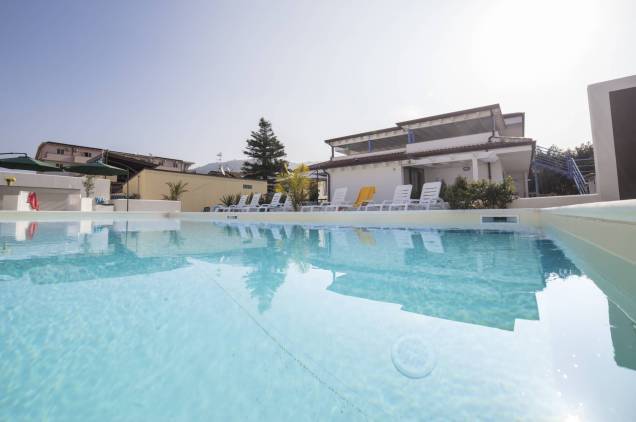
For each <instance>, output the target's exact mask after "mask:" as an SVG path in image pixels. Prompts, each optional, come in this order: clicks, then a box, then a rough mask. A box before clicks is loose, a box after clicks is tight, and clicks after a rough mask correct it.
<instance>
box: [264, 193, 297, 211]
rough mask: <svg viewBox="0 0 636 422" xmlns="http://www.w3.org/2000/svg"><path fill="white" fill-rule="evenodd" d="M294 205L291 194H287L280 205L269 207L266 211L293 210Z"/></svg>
mask: <svg viewBox="0 0 636 422" xmlns="http://www.w3.org/2000/svg"><path fill="white" fill-rule="evenodd" d="M293 210H294V206H293V204H292V200H291V195H289V194H288V195H287V197H286V198H285V202H284V203H283V205H282V206H280V207H275V208H269V209H268V210H267V211H293Z"/></svg>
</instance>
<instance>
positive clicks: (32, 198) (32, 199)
mask: <svg viewBox="0 0 636 422" xmlns="http://www.w3.org/2000/svg"><path fill="white" fill-rule="evenodd" d="M27 203H28V204H29V205H31V209H32V210H36V211H39V209H40V201H38V196H37V195H36V194H35V192H29V196H28V197H27Z"/></svg>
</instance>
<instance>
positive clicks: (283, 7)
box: [0, 0, 636, 164]
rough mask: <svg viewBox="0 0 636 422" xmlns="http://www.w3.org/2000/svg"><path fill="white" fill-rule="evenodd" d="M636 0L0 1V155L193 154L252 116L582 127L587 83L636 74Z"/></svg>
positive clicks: (319, 149)
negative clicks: (491, 111) (59, 149)
mask: <svg viewBox="0 0 636 422" xmlns="http://www.w3.org/2000/svg"><path fill="white" fill-rule="evenodd" d="M635 21H636V2H635V1H633V0H615V1H607V0H606V1H587V0H579V1H558V0H551V1H543V0H533V1H513V0H507V1H505V0H502V1H496V0H489V1H479V0H470V1H468V0H467V1H441V0H439V1H424V0H420V1H388V0H387V1H302V0H297V1H289V2H287V1H275V0H272V1H249V2H242V1H229V2H215V1H212V0H206V1H193V0H187V1H161V0H154V1H142V0H135V1H116V0H103V1H102V0H94V1H81V0H78V1H64V0H56V1H48V0H47V1H35V0H33V1H22V0H3V1H2V2H0V152H9V151H17V152H27V153H29V154H35V150H36V148H37V146H38V145H39V143H40V142H42V141H45V140H49V141H61V142H66V143H72V144H79V145H87V146H95V147H100V148H106V149H112V150H118V151H126V152H133V153H141V154H148V153H151V154H154V155H160V156H168V157H175V158H181V159H185V160H189V161H193V162H195V163H197V164H205V163H208V162H215V161H217V154H218V153H219V152H221V153H222V154H223V158H224V159H227V160H230V159H237V158H244V156H243V154H242V151H243V148H244V145H245V139H246V138H247V137H249V134H250V131H251V130H255V129H256V128H257V126H258V120H259V118H260V117H261V116H262V117H265V118H266V119H268V120H270V121H271V122H272V125H273V129H274V131H275V132H276V134H277V135H278V138H279V139H280V140H281V141H282V142H283V143H284V144H285V146H286V151H287V154H288V159H289V160H290V161H294V162H301V161H303V162H315V161H320V160H324V159H328V158H329V156H330V149H329V147H328V146H327V145H326V144H324V142H323V141H324V139H328V138H332V137H338V136H344V135H348V134H352V133H356V132H362V131H368V130H374V129H380V128H385V127H390V126H392V125H394V124H395V122H397V121H403V120H408V119H412V118H417V117H424V116H428V115H434V114H440V113H446V112H452V111H457V110H461V109H465V108H472V107H478V106H482V105H488V104H494V103H499V104H500V105H501V107H502V111H503V112H504V113H510V112H519V111H521V112H525V113H526V136H529V137H532V138H534V139H536V140H537V142H538V144H539V145H543V146H549V145H553V144H555V145H559V146H562V147H567V146H573V145H578V144H580V143H581V142H585V141H590V140H591V132H590V122H589V114H588V103H587V91H586V87H587V85H589V84H591V83H595V82H600V81H604V80H608V79H614V78H618V77H623V76H628V75H631V74H634V73H636V47H635V46H634V41H635V40H636V25H635V24H634V22H635Z"/></svg>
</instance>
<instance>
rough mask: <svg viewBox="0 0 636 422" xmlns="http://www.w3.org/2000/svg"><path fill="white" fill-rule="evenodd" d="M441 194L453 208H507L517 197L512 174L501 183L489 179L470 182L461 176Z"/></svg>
mask: <svg viewBox="0 0 636 422" xmlns="http://www.w3.org/2000/svg"><path fill="white" fill-rule="evenodd" d="M440 196H441V197H442V198H443V199H444V200H445V201H446V202H448V204H449V206H450V207H451V209H479V208H507V207H508V205H509V204H510V203H511V202H512V201H513V200H514V199H515V198H516V197H517V195H516V194H515V184H514V182H513V180H512V178H511V177H510V176H508V177H506V178H505V179H504V181H503V182H501V183H498V182H490V181H488V180H479V181H477V182H468V181H467V180H466V178H465V177H461V176H460V177H457V179H455V183H454V184H452V185H450V186H447V187H446V188H445V189H444V190H443V192H442V194H441V195H440Z"/></svg>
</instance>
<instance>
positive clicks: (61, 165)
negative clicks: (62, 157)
mask: <svg viewBox="0 0 636 422" xmlns="http://www.w3.org/2000/svg"><path fill="white" fill-rule="evenodd" d="M55 167H57V168H60V169H61V168H64V164H62V163H55Z"/></svg>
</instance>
